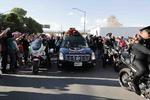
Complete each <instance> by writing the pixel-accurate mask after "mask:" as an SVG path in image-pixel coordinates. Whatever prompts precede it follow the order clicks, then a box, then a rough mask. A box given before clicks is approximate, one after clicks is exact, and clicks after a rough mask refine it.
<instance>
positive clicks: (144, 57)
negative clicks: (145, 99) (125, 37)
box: [131, 26, 150, 95]
mask: <svg viewBox="0 0 150 100" xmlns="http://www.w3.org/2000/svg"><path fill="white" fill-rule="evenodd" d="M138 35H139V38H138V42H136V43H135V44H133V45H132V47H131V53H132V54H133V55H134V60H133V62H132V63H133V65H134V66H135V69H136V71H135V76H134V78H133V85H134V89H135V93H136V94H138V95H140V94H141V91H140V88H139V79H140V78H141V77H142V76H143V75H144V74H145V73H146V72H147V71H148V57H149V55H150V50H149V49H148V48H147V45H150V44H148V43H147V40H148V39H150V26H148V27H145V28H143V29H141V30H140V32H139V34H138Z"/></svg>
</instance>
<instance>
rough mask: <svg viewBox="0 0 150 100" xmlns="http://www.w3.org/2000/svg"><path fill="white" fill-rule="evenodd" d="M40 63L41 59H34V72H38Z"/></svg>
mask: <svg viewBox="0 0 150 100" xmlns="http://www.w3.org/2000/svg"><path fill="white" fill-rule="evenodd" d="M39 65H40V62H39V61H33V69H32V73H33V74H38V71H39Z"/></svg>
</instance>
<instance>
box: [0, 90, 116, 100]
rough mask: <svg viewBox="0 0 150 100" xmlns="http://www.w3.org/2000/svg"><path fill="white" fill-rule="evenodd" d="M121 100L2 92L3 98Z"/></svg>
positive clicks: (1, 96) (30, 99) (14, 99)
mask: <svg viewBox="0 0 150 100" xmlns="http://www.w3.org/2000/svg"><path fill="white" fill-rule="evenodd" d="M16 97H17V100H119V99H111V98H106V97H96V96H87V95H79V94H41V93H27V92H17V91H12V92H8V93H3V92H0V99H1V100H16Z"/></svg>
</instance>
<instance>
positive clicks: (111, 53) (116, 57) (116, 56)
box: [103, 45, 121, 72]
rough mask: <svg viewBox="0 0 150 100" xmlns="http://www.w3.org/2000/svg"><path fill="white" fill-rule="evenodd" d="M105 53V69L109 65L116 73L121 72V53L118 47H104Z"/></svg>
mask: <svg viewBox="0 0 150 100" xmlns="http://www.w3.org/2000/svg"><path fill="white" fill-rule="evenodd" d="M104 48H105V53H104V57H103V67H105V65H106V64H107V63H108V64H109V63H110V64H112V66H113V68H114V70H115V71H117V72H118V71H119V70H120V68H119V66H118V65H119V63H120V54H121V51H120V50H119V48H117V47H113V48H112V47H109V46H107V45H104Z"/></svg>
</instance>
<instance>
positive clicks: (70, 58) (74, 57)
mask: <svg viewBox="0 0 150 100" xmlns="http://www.w3.org/2000/svg"><path fill="white" fill-rule="evenodd" d="M90 57H91V56H90V55H70V54H68V55H66V56H65V60H66V61H74V62H75V61H78V62H80V61H89V60H90Z"/></svg>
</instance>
